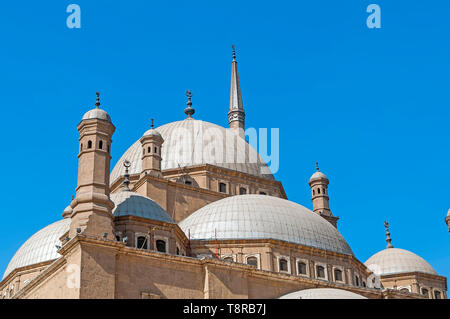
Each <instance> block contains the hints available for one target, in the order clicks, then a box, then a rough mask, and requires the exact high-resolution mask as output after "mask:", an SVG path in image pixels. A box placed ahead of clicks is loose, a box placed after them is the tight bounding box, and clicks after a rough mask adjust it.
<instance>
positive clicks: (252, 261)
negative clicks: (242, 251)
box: [247, 257, 258, 267]
mask: <svg viewBox="0 0 450 319" xmlns="http://www.w3.org/2000/svg"><path fill="white" fill-rule="evenodd" d="M247 265H250V266H254V267H258V258H256V257H248V258H247Z"/></svg>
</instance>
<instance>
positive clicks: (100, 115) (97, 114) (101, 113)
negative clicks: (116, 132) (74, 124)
mask: <svg viewBox="0 0 450 319" xmlns="http://www.w3.org/2000/svg"><path fill="white" fill-rule="evenodd" d="M90 119H98V120H104V121H108V122H111V118H110V117H109V114H108V113H106V111H105V110H102V109H98V108H95V109H92V110H90V111H88V112H86V113H85V114H84V115H83V118H82V119H81V120H82V121H84V120H90Z"/></svg>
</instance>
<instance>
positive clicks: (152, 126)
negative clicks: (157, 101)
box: [150, 119, 154, 130]
mask: <svg viewBox="0 0 450 319" xmlns="http://www.w3.org/2000/svg"><path fill="white" fill-rule="evenodd" d="M153 121H154V119H152V125H151V126H150V127H151V129H152V130H153V128H154V125H153Z"/></svg>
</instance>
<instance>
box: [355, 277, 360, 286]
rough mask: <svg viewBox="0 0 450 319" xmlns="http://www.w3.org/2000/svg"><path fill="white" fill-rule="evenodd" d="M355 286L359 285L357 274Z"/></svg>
mask: <svg viewBox="0 0 450 319" xmlns="http://www.w3.org/2000/svg"><path fill="white" fill-rule="evenodd" d="M355 286H359V278H358V276H355Z"/></svg>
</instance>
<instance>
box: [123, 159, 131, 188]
mask: <svg viewBox="0 0 450 319" xmlns="http://www.w3.org/2000/svg"><path fill="white" fill-rule="evenodd" d="M123 166H125V174H124V175H123V177H124V179H123V190H124V191H128V192H129V191H131V190H130V174H129V172H128V168H129V167H130V166H131V163H130V162H129V161H128V160H125V161H124V162H123Z"/></svg>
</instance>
